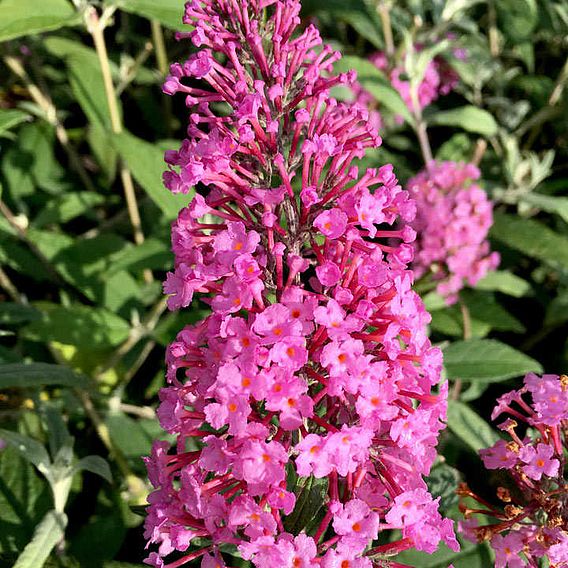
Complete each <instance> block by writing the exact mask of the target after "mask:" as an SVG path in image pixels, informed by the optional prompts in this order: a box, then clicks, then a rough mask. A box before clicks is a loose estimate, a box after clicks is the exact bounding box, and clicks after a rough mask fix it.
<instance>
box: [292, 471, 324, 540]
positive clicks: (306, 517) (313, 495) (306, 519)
mask: <svg viewBox="0 0 568 568" xmlns="http://www.w3.org/2000/svg"><path fill="white" fill-rule="evenodd" d="M298 482H299V483H298V484H297V490H296V506H295V507H294V510H293V511H292V512H291V513H290V515H288V516H287V517H286V518H285V519H284V527H285V528H286V530H287V531H289V532H291V533H292V534H298V533H299V532H300V531H301V530H303V529H307V527H309V526H310V525H311V524H313V521H314V520H315V519H316V517H317V515H318V513H319V512H320V511H321V509H322V507H323V505H324V502H325V496H326V494H327V488H328V480H327V478H323V479H317V478H315V477H314V476H313V475H312V476H310V477H308V478H304V480H303V483H302V480H298ZM306 532H307V531H306Z"/></svg>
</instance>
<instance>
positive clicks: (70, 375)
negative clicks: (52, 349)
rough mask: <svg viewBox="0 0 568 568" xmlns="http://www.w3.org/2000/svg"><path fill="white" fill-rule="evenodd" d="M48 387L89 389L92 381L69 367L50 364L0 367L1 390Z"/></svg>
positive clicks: (17, 364)
mask: <svg viewBox="0 0 568 568" xmlns="http://www.w3.org/2000/svg"><path fill="white" fill-rule="evenodd" d="M46 385H60V386H64V387H74V388H87V387H89V385H90V381H89V380H88V379H87V378H86V377H84V376H82V375H77V374H76V373H74V372H73V371H72V370H71V369H69V367H65V366H63V365H52V364H50V363H7V364H4V365H0V389H7V388H37V387H41V386H46Z"/></svg>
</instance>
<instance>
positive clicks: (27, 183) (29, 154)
mask: <svg viewBox="0 0 568 568" xmlns="http://www.w3.org/2000/svg"><path fill="white" fill-rule="evenodd" d="M50 155H51V156H53V128H52V127H51V126H50V125H49V124H47V123H45V122H34V123H32V124H25V125H24V126H22V128H21V129H20V131H19V133H18V138H17V141H16V143H15V144H13V145H12V146H11V147H10V148H9V149H8V150H7V151H6V153H5V155H4V157H3V159H2V172H3V173H4V177H5V179H6V186H7V189H8V191H9V193H10V196H11V197H12V198H13V199H17V200H19V199H21V198H24V197H28V196H29V195H31V194H32V193H34V190H35V185H36V184H37V183H38V181H39V180H38V175H37V174H38V173H40V174H41V173H42V172H43V171H45V168H42V167H40V166H41V165H42V164H43V165H45V162H46V159H47V160H49V158H48V157H49V156H50Z"/></svg>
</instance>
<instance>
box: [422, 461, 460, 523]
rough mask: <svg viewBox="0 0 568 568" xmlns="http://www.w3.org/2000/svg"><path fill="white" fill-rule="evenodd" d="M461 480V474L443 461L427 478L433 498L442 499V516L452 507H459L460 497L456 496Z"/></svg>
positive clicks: (435, 466)
mask: <svg viewBox="0 0 568 568" xmlns="http://www.w3.org/2000/svg"><path fill="white" fill-rule="evenodd" d="M460 480H461V478H460V472H459V471H458V470H457V469H455V468H453V467H451V466H449V465H448V464H447V463H444V462H441V461H440V462H439V463H437V464H436V465H434V467H433V468H432V470H431V471H430V474H429V475H428V477H427V478H426V483H428V489H429V490H430V493H431V494H432V497H434V498H436V497H441V499H440V501H441V505H442V507H443V511H442V514H443V512H444V511H447V510H448V509H449V508H450V507H453V506H454V505H457V502H458V496H457V495H456V489H457V488H458V484H459V482H460Z"/></svg>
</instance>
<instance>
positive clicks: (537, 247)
mask: <svg viewBox="0 0 568 568" xmlns="http://www.w3.org/2000/svg"><path fill="white" fill-rule="evenodd" d="M494 220H495V221H494V223H493V227H492V228H491V233H490V235H491V236H492V237H494V238H495V239H497V240H499V241H501V242H502V243H504V244H506V245H507V246H508V247H511V248H513V249H515V250H518V251H520V252H522V253H524V254H526V255H527V256H530V257H532V258H536V259H538V260H544V261H545V262H548V263H550V264H552V265H561V266H563V267H568V238H566V237H564V236H563V235H560V234H559V233H556V232H555V231H553V230H552V229H550V228H549V227H547V226H546V225H544V224H542V223H540V222H538V221H535V220H534V219H521V218H518V217H513V216H512V215H504V214H502V213H497V214H495V215H494Z"/></svg>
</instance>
